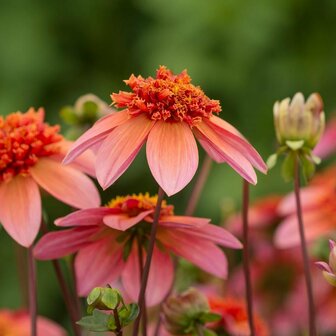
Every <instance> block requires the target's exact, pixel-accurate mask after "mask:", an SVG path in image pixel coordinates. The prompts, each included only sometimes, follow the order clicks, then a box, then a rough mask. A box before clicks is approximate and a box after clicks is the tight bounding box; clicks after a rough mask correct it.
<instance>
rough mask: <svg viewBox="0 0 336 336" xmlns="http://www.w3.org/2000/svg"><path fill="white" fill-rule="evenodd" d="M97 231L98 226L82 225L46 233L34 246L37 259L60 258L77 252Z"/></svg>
mask: <svg viewBox="0 0 336 336" xmlns="http://www.w3.org/2000/svg"><path fill="white" fill-rule="evenodd" d="M96 232H97V228H96V227H90V228H87V227H84V228H82V227H80V228H74V229H68V230H62V231H56V232H49V233H47V234H46V235H44V236H43V237H42V238H41V239H40V240H39V242H38V243H37V244H36V245H35V247H34V256H35V258H36V259H41V260H49V259H58V258H61V257H64V256H66V255H69V254H72V253H75V252H77V251H78V250H79V249H80V248H82V247H84V246H86V245H87V244H89V243H90V242H91V241H90V237H91V236H92V235H93V234H94V233H96Z"/></svg>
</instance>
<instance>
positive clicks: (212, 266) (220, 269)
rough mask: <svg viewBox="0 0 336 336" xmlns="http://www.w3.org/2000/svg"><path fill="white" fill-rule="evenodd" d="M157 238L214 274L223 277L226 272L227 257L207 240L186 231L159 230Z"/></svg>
mask: <svg viewBox="0 0 336 336" xmlns="http://www.w3.org/2000/svg"><path fill="white" fill-rule="evenodd" d="M158 239H159V240H160V241H161V243H162V244H163V245H165V246H166V247H167V248H168V249H170V250H171V251H173V252H174V253H176V254H177V255H179V256H181V257H183V258H185V259H187V260H189V261H190V262H192V263H193V264H195V265H197V266H198V267H200V268H202V269H203V270H204V271H206V272H209V273H211V274H213V275H215V276H218V277H220V278H223V279H225V278H226V277H227V273H228V265H227V259H226V257H225V254H224V253H223V251H222V250H221V249H220V248H219V247H217V246H216V245H215V244H214V243H212V242H210V241H209V240H205V239H202V238H198V237H195V236H191V235H189V234H187V233H184V232H183V233H182V232H177V230H175V232H172V230H171V229H167V230H163V229H162V230H159V232H158Z"/></svg>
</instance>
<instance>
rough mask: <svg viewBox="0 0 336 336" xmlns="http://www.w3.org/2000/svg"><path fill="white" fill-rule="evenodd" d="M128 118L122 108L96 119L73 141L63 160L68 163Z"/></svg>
mask: <svg viewBox="0 0 336 336" xmlns="http://www.w3.org/2000/svg"><path fill="white" fill-rule="evenodd" d="M128 118H129V116H128V112H127V111H126V110H124V111H121V112H117V113H111V114H109V115H108V116H105V117H103V118H101V119H100V120H98V121H97V122H96V123H95V124H94V125H93V126H92V127H91V128H90V129H89V130H87V131H86V132H85V133H84V134H83V135H82V136H81V137H79V138H78V139H77V140H76V141H75V143H74V144H73V145H72V146H71V149H70V151H69V153H68V154H67V156H66V157H65V158H64V161H63V162H64V163H70V162H71V161H73V160H74V159H75V158H76V157H77V156H79V155H80V154H82V153H83V152H84V151H86V150H87V149H88V148H90V147H91V146H93V145H94V144H96V143H97V142H100V141H102V140H103V139H104V138H106V136H107V135H108V134H109V132H111V130H112V129H113V128H115V127H117V126H119V125H121V124H123V123H124V122H126V121H127V120H128Z"/></svg>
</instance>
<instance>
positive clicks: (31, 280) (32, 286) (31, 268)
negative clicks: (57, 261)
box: [27, 246, 37, 336]
mask: <svg viewBox="0 0 336 336" xmlns="http://www.w3.org/2000/svg"><path fill="white" fill-rule="evenodd" d="M27 257H28V258H27V259H28V260H27V262H28V287H29V313H30V324H31V325H30V327H31V329H30V330H31V336H36V335H37V293H36V265H35V260H34V256H33V247H32V246H30V247H28V251H27Z"/></svg>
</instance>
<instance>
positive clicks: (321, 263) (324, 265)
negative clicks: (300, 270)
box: [314, 261, 332, 273]
mask: <svg viewBox="0 0 336 336" xmlns="http://www.w3.org/2000/svg"><path fill="white" fill-rule="evenodd" d="M314 264H315V265H316V266H317V267H318V268H319V269H320V270H321V271H326V272H329V273H332V270H331V268H330V266H329V265H328V264H327V263H326V262H324V261H317V262H315V263H314Z"/></svg>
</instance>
